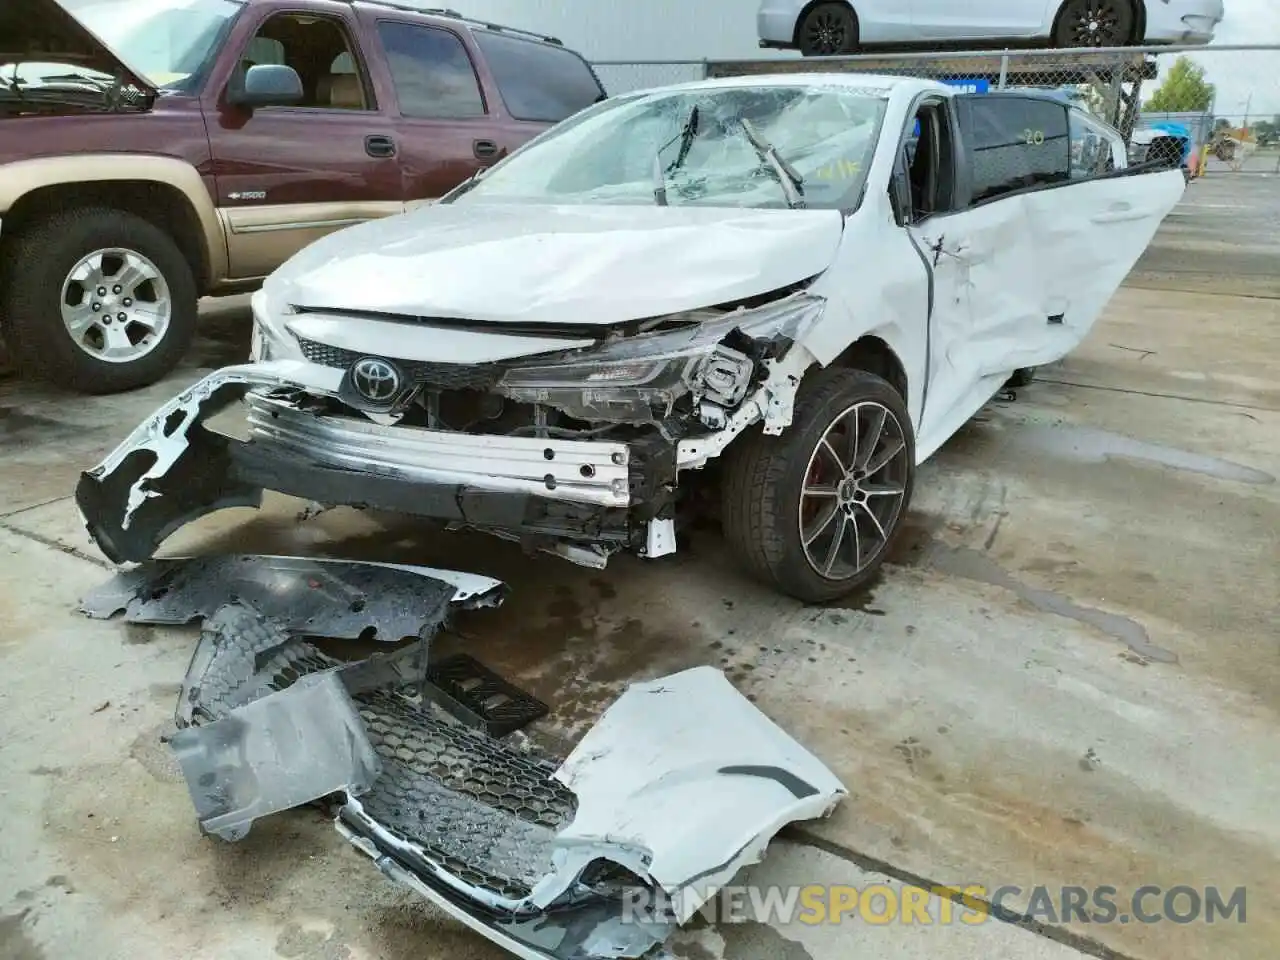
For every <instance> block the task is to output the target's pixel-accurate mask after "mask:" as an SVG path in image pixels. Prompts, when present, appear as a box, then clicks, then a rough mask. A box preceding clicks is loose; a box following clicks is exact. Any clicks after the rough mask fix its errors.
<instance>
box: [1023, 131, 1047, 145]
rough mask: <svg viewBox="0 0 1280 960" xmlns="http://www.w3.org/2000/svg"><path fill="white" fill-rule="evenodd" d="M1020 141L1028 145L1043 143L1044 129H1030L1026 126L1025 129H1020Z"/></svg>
mask: <svg viewBox="0 0 1280 960" xmlns="http://www.w3.org/2000/svg"><path fill="white" fill-rule="evenodd" d="M1022 142H1023V143H1025V144H1028V145H1029V146H1034V147H1038V146H1041V145H1042V144H1043V143H1044V131H1043V130H1032V129H1031V128H1029V127H1028V128H1027V129H1026V130H1023V131H1022Z"/></svg>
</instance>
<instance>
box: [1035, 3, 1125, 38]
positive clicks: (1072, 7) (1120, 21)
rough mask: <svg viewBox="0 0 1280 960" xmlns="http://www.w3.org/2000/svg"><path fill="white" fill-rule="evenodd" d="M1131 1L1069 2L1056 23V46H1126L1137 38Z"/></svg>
mask: <svg viewBox="0 0 1280 960" xmlns="http://www.w3.org/2000/svg"><path fill="white" fill-rule="evenodd" d="M1136 22H1137V17H1136V15H1135V14H1134V6H1133V2H1132V0H1067V2H1066V3H1064V4H1063V5H1062V9H1061V10H1059V11H1058V19H1057V20H1056V21H1055V22H1054V28H1053V45H1054V46H1055V47H1123V46H1125V45H1127V44H1129V43H1132V42H1133V41H1134V40H1135V39H1137V38H1136V37H1135V31H1134V25H1135V23H1136Z"/></svg>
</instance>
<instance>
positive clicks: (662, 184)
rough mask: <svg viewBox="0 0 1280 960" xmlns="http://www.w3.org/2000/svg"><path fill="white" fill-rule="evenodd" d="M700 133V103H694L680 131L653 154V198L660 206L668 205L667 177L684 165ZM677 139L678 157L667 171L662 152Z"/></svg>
mask: <svg viewBox="0 0 1280 960" xmlns="http://www.w3.org/2000/svg"><path fill="white" fill-rule="evenodd" d="M697 135H698V105H697V104H694V106H693V108H692V109H691V110H690V111H689V117H688V119H687V120H685V122H684V126H683V127H681V129H680V132H679V133H677V134H676V135H675V136H674V137H672V138H671V139H670V140H668V141H667V142H666V143H664V144H663V145H662V146H660V147H659V148H658V152H657V153H655V154H654V155H653V199H654V200H655V201H656V202H657V204H658V206H660V207H665V206H667V177H668V176H669V175H670V174H673V173H675V172H676V171H677V170H679V169H680V168H681V167H682V166H684V161H685V159H686V158H687V157H688V156H689V148H690V147H692V146H693V138H694V137H696V136H697ZM677 140H679V141H680V149H679V151H677V153H676V158H675V159H674V160H672V161H671V163H670V164H669V165H668V166H667V169H666V173H664V172H663V170H662V154H663V151H665V150H666V149H667V147H669V146H671V145H672V144H673V143H675V142H676V141H677Z"/></svg>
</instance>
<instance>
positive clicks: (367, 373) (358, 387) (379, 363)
mask: <svg viewBox="0 0 1280 960" xmlns="http://www.w3.org/2000/svg"><path fill="white" fill-rule="evenodd" d="M351 386H352V387H354V388H355V391H356V393H358V394H360V396H361V397H363V398H364V399H365V400H368V401H369V402H370V403H390V402H391V401H392V400H394V399H395V397H396V394H398V393H399V392H400V371H399V370H397V369H396V368H395V367H394V366H392V365H391V364H390V363H388V362H387V361H386V360H379V359H378V358H377V357H365V358H364V359H363V360H357V361H356V362H355V363H353V364H352V365H351Z"/></svg>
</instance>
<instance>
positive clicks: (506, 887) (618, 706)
mask: <svg viewBox="0 0 1280 960" xmlns="http://www.w3.org/2000/svg"><path fill="white" fill-rule="evenodd" d="M250 559H251V558H234V559H229V560H228V562H226V563H224V564H211V563H210V562H209V561H186V562H180V563H169V562H166V563H164V564H160V565H153V566H152V567H151V568H150V570H149V572H148V574H147V576H146V577H145V578H142V579H139V578H137V577H135V578H134V579H133V580H132V581H128V582H127V583H123V582H117V583H116V584H114V585H112V586H111V587H110V588H109V589H107V590H105V591H101V592H100V593H99V594H98V599H97V600H96V601H94V602H86V605H85V606H86V609H92V610H96V611H98V612H99V615H104V611H105V615H110V613H111V612H114V611H116V610H119V609H121V607H122V606H124V607H125V608H126V615H127V616H132V617H133V618H135V619H145V618H147V617H150V618H151V619H152V620H153V621H159V622H172V621H173V620H175V619H177V618H179V617H181V616H182V614H184V613H190V612H191V611H195V613H194V615H195V616H198V617H203V618H204V619H205V623H204V631H203V633H202V636H201V640H200V642H199V644H198V646H197V649H196V651H195V653H194V655H193V657H192V662H191V667H190V669H189V671H188V674H187V677H186V680H185V681H184V683H183V692H182V696H181V698H180V704H179V707H178V713H177V721H178V724H179V727H180V728H181V729H180V730H179V732H178V734H177V735H176V736H175V737H174V738H173V740H172V744H173V748H174V750H175V751H176V753H177V755H178V757H179V761H180V764H181V766H182V769H183V772H184V774H185V776H186V778H187V782H188V788H189V790H190V792H191V796H192V800H193V802H194V804H195V806H196V810H197V814H198V816H199V819H200V822H201V824H202V826H203V828H204V829H205V830H206V831H207V832H209V833H214V834H216V835H218V836H221V837H223V838H224V839H239V838H241V837H244V836H245V835H246V834H247V833H248V832H249V831H250V828H251V825H252V823H253V821H254V820H255V819H257V818H259V817H261V816H265V815H268V814H270V813H273V812H276V811H279V810H283V809H286V808H287V807H290V806H297V805H300V804H304V803H309V802H319V801H324V802H326V803H328V805H329V806H330V807H331V809H333V810H334V812H335V820H336V824H337V827H338V829H339V831H340V832H341V833H342V834H343V835H344V836H345V837H347V838H348V839H349V840H350V841H351V842H352V843H353V844H354V845H355V846H356V847H357V848H358V849H359V850H361V851H362V852H364V853H365V854H366V855H368V856H369V857H370V858H371V859H372V860H373V861H374V862H375V864H376V865H377V867H378V869H379V870H380V871H381V872H382V873H383V874H385V875H386V876H387V877H389V878H391V879H393V880H395V881H397V882H399V883H401V884H403V885H405V886H406V887H408V888H409V889H412V890H414V891H416V892H418V893H419V894H421V895H422V896H424V897H426V898H427V899H428V900H430V901H431V902H432V903H434V904H436V905H437V906H439V907H440V908H441V909H443V910H445V911H447V912H448V913H450V914H451V915H452V916H454V917H456V918H458V919H459V920H461V921H462V922H463V923H465V924H467V925H468V926H470V927H471V928H472V929H474V930H476V931H478V932H480V933H482V934H483V935H484V936H486V937H488V938H489V939H490V940H493V941H494V942H495V943H498V944H500V945H501V946H503V947H505V948H506V949H507V950H509V951H511V952H512V953H514V954H515V955H517V956H519V957H522V958H526V960H588V958H593V957H599V958H625V957H640V956H642V955H644V954H646V953H647V952H648V951H650V950H652V949H653V948H655V947H656V946H657V945H658V944H660V943H661V942H662V941H663V940H664V939H665V938H666V936H667V935H668V934H669V933H670V932H671V930H672V929H673V928H674V927H675V926H677V925H679V924H681V923H683V922H685V921H686V920H688V919H689V918H690V917H691V916H692V915H693V913H694V912H695V911H696V910H697V909H698V908H699V907H700V906H701V905H702V904H703V903H704V902H705V901H706V900H707V898H709V897H710V896H712V895H713V894H714V893H715V892H716V891H717V890H718V889H720V888H721V887H723V886H724V885H725V884H726V883H728V882H729V881H730V880H731V879H732V877H733V876H734V875H735V874H736V873H737V872H738V871H739V870H740V869H741V868H742V867H744V866H746V865H748V864H750V863H753V862H755V861H757V860H759V859H760V858H761V856H762V855H763V852H764V849H765V847H766V845H767V844H768V843H769V841H770V839H771V838H772V837H773V836H774V834H775V833H776V832H777V831H778V830H779V829H781V828H782V827H783V826H784V825H786V824H787V823H789V822H792V821H795V820H802V819H809V818H813V817H819V816H823V815H825V814H826V813H828V812H829V811H830V810H831V809H832V808H833V807H834V805H835V804H836V803H837V802H838V801H839V800H840V798H841V797H843V796H844V795H845V794H846V791H845V789H844V787H843V786H842V785H841V784H840V783H839V782H838V781H837V780H836V778H835V777H834V776H833V775H832V774H831V772H830V771H829V770H827V769H826V767H824V766H823V765H822V764H821V763H820V762H819V761H818V760H817V759H816V758H814V757H813V756H812V755H811V754H810V753H808V752H807V751H806V750H804V749H803V748H802V747H801V746H800V745H799V744H797V743H796V742H795V741H794V740H792V739H791V738H790V737H789V736H787V734H785V733H784V732H783V731H782V730H781V729H779V728H778V727H777V726H775V725H774V724H773V723H772V722H771V721H769V720H768V719H767V718H766V717H765V716H764V715H763V714H762V713H760V711H759V710H757V709H756V708H755V707H754V706H752V705H751V704H750V703H749V702H748V701H747V700H746V698H744V697H743V696H742V695H741V694H739V693H738V692H737V691H736V690H734V689H733V687H732V686H731V685H730V684H729V682H728V681H727V680H726V679H725V677H724V675H723V674H722V673H721V672H720V671H718V670H716V669H713V668H710V667H699V668H694V669H691V670H686V671H684V672H682V673H678V674H675V675H673V676H669V677H664V678H661V679H659V680H654V681H649V682H644V683H637V684H634V685H632V686H631V687H630V688H629V689H628V690H627V691H626V692H625V693H624V694H623V695H622V696H621V697H620V698H619V699H618V700H617V701H616V702H615V703H614V704H613V705H612V706H611V707H609V708H608V710H606V712H605V713H604V715H603V717H602V718H601V719H600V721H599V722H598V723H597V724H596V726H594V727H593V728H592V729H591V730H590V731H589V732H588V733H587V734H586V736H585V737H584V738H583V739H582V741H581V742H580V743H579V744H578V746H577V747H576V748H575V749H574V750H573V751H572V753H570V755H569V756H568V757H567V758H566V759H565V761H564V762H563V763H562V764H560V765H557V764H555V763H554V762H552V761H550V760H548V759H545V758H543V757H542V756H540V755H538V754H537V753H535V752H532V751H530V750H528V749H522V748H521V747H520V746H517V745H516V744H514V743H513V742H512V741H511V740H509V739H498V738H495V737H492V736H489V735H487V734H486V733H484V732H483V731H480V730H476V729H472V728H470V727H467V726H465V725H462V724H459V723H458V722H456V721H454V720H452V719H451V718H449V717H447V716H443V715H441V713H440V712H439V711H438V710H437V709H435V708H434V707H433V706H432V703H431V701H430V699H429V698H427V697H424V696H423V695H422V689H421V680H422V677H423V665H424V662H425V657H424V653H425V650H426V649H427V644H428V640H429V636H430V634H431V633H433V632H434V630H435V629H438V628H439V627H440V626H442V625H443V623H444V622H445V619H446V618H447V616H448V611H449V610H450V609H452V608H453V607H455V606H458V605H469V604H470V602H471V601H470V600H468V599H467V597H463V598H462V599H461V600H460V599H459V595H460V594H462V593H464V592H465V593H466V594H467V596H468V597H471V598H473V599H474V598H478V599H477V600H476V602H480V603H482V604H489V603H491V601H493V600H494V598H500V596H501V590H500V589H499V590H495V589H492V588H490V589H483V586H484V585H483V584H478V583H470V582H468V581H467V579H466V578H468V577H469V575H466V574H448V573H447V572H444V571H428V570H425V569H422V568H403V567H393V566H390V565H372V566H370V568H369V569H362V568H363V566H364V565H361V564H353V563H341V564H340V565H335V566H334V567H333V568H332V569H328V570H326V571H325V573H326V577H327V580H326V582H328V583H332V584H342V585H347V586H350V585H351V584H352V583H357V582H358V583H361V584H362V585H363V586H364V587H365V588H367V589H368V590H369V591H370V593H371V594H372V593H375V592H376V580H377V579H379V578H386V580H387V581H388V582H393V581H395V580H397V579H398V578H401V577H403V576H404V575H405V574H406V572H408V571H413V573H412V575H413V576H416V577H418V578H419V580H420V582H421V587H422V591H423V594H424V598H425V606H424V608H423V610H422V611H421V612H420V614H419V615H418V616H409V617H408V618H407V619H406V618H405V616H404V612H403V611H401V612H400V619H399V620H398V622H399V623H400V624H401V626H400V627H399V628H398V629H407V628H408V627H414V626H416V627H417V628H418V630H419V634H420V637H421V640H422V642H421V643H419V644H411V645H409V646H407V647H400V648H398V649H393V652H390V653H386V654H377V655H374V656H373V657H370V658H366V659H363V660H355V661H345V660H341V659H338V658H336V657H335V656H333V654H332V653H331V652H326V650H322V649H321V647H320V646H319V645H317V643H316V642H313V641H312V640H310V639H308V637H307V636H303V635H301V634H303V633H305V634H307V635H308V636H309V635H310V634H312V633H321V634H322V633H323V632H324V628H325V626H326V624H327V620H326V618H324V617H322V616H317V615H315V614H314V612H313V613H312V615H311V618H310V619H309V620H307V621H306V623H307V624H309V626H307V627H306V628H305V629H303V630H302V631H301V632H299V630H298V629H296V628H297V627H298V623H299V621H298V618H297V617H296V616H295V617H293V618H292V619H291V618H290V615H289V614H288V613H287V612H282V611H281V610H280V609H279V608H274V607H271V606H270V603H271V602H270V600H269V599H268V600H264V597H266V593H263V592H262V591H259V592H258V593H257V594H256V595H255V597H256V599H257V600H258V601H259V602H264V603H266V604H267V607H268V609H273V610H275V612H277V613H281V618H280V619H275V618H272V617H270V616H267V615H265V614H264V611H261V610H257V609H255V608H254V607H253V606H252V605H251V604H250V602H249V601H248V600H246V599H244V598H241V597H235V598H234V599H230V597H231V594H230V593H228V594H227V595H226V596H227V597H228V602H227V603H225V604H224V605H222V606H221V607H219V608H218V609H217V610H215V611H214V612H213V613H212V614H207V610H208V607H209V602H208V601H209V597H210V595H211V594H212V593H213V592H215V591H217V590H225V589H226V587H227V586H228V584H232V583H237V582H238V583H240V584H242V585H243V584H248V585H249V586H250V587H252V586H253V585H254V584H259V585H260V584H261V583H262V582H263V580H264V578H266V579H270V581H271V582H272V583H273V584H274V585H275V586H276V587H279V588H282V593H283V594H285V595H289V594H294V595H296V593H297V591H298V590H299V589H301V588H302V584H304V583H307V582H313V581H310V580H309V579H308V578H309V577H310V576H311V573H309V572H308V568H307V561H303V560H294V559H292V558H265V560H266V561H267V562H262V563H250V562H249V561H250ZM286 561H288V562H286ZM201 564H203V566H202V565H201ZM246 564H247V565H248V568H249V570H250V573H249V574H248V575H244V574H242V573H241V570H242V568H243V567H244V566H245V565H246ZM210 569H212V570H213V571H214V573H213V574H212V575H208V576H205V577H202V578H193V577H192V576H191V575H190V574H191V573H193V572H196V571H199V570H204V571H205V572H206V573H207V572H208V571H209V570H210ZM124 576H126V577H128V576H130V575H124ZM237 577H238V579H237ZM478 579H480V578H478ZM295 580H296V581H298V582H294V581H295ZM460 582H462V583H466V586H465V587H463V586H460V585H459V583H460ZM155 583H163V584H168V585H169V586H170V587H172V588H173V589H172V591H171V592H172V599H170V594H165V595H163V596H161V597H152V596H151V593H153V592H155V591H153V590H148V589H146V587H147V585H148V584H155ZM197 583H198V584H199V589H197V588H196V586H194V584H197ZM491 583H492V582H491ZM498 586H500V585H498ZM131 591H132V592H131ZM268 592H269V591H268ZM250 594H251V595H252V590H251V591H250ZM346 595H347V594H346V593H345V592H342V591H339V593H338V599H343V598H345V597H346ZM122 597H125V601H124V603H122V602H121V598H122ZM130 597H131V598H132V599H130ZM104 598H107V599H104ZM131 603H132V614H130V613H129V612H128V608H129V607H130V604H131ZM151 603H158V604H160V607H159V608H151V607H147V604H151ZM375 614H376V616H378V617H385V616H387V615H388V611H387V610H385V609H383V610H380V611H375ZM344 616H345V614H344V615H341V616H337V617H336V618H335V625H336V627H337V628H338V629H337V632H340V633H349V632H350V630H351V629H353V628H354V627H355V626H356V623H354V622H351V621H349V620H346V619H344V618H343V617H344ZM165 618H168V620H167V621H166V619H165ZM389 649H392V648H389Z"/></svg>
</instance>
